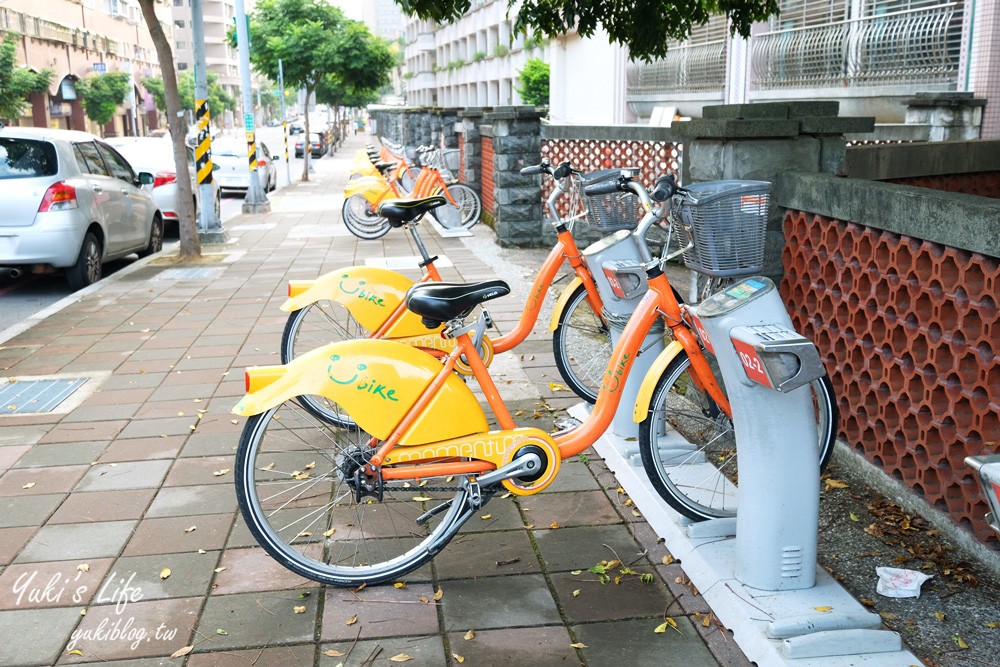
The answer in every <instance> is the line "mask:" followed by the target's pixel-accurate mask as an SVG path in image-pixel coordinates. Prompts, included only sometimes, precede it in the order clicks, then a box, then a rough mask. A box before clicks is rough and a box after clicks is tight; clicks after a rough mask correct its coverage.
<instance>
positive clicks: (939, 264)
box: [781, 210, 1000, 547]
mask: <svg viewBox="0 0 1000 667" xmlns="http://www.w3.org/2000/svg"><path fill="white" fill-rule="evenodd" d="M784 233H785V237H786V239H787V243H786V245H785V249H784V254H783V257H782V259H783V264H784V270H785V275H784V278H783V280H782V283H781V293H782V297H783V298H784V299H785V303H786V304H787V306H788V308H789V311H790V314H791V316H792V321H793V322H794V324H795V326H796V328H797V329H798V330H799V331H801V332H802V333H803V334H805V335H806V336H808V337H810V338H811V339H812V340H813V341H815V342H816V344H817V346H818V347H819V350H820V353H821V355H823V357H824V360H825V363H826V367H827V371H828V372H829V373H830V375H831V378H832V380H833V383H834V387H835V388H836V392H837V396H838V397H839V405H840V420H841V421H840V428H839V431H840V436H841V437H842V438H844V439H845V440H846V441H847V442H848V443H849V444H850V446H851V447H853V448H854V449H856V450H857V451H859V452H861V453H862V454H864V456H865V457H866V458H867V459H868V460H870V461H872V462H873V463H875V464H876V465H878V466H880V467H881V468H882V469H883V470H884V471H885V472H886V473H887V474H889V475H891V476H893V477H894V478H896V479H897V480H900V481H902V482H903V483H905V484H906V485H907V486H909V487H910V488H912V489H913V490H914V491H916V492H917V493H918V494H920V495H922V496H923V497H924V498H925V500H926V501H927V502H928V503H930V504H931V505H933V506H934V507H936V508H938V509H939V510H942V511H944V512H947V513H948V514H950V515H951V516H952V517H953V518H954V520H955V521H957V522H958V523H960V524H961V525H963V526H964V527H965V528H966V529H968V530H969V531H971V532H972V533H974V534H975V535H976V537H977V538H978V539H979V540H981V541H983V542H988V543H992V544H993V546H994V547H996V546H1000V540H998V538H997V535H996V534H995V533H994V532H993V531H992V530H991V529H990V528H989V526H988V525H987V524H986V522H985V520H984V519H983V515H984V514H985V513H986V512H987V511H988V509H989V508H988V507H987V505H986V503H985V501H984V500H982V498H981V495H980V494H981V491H980V487H979V484H978V483H977V482H976V480H975V479H974V478H973V476H972V473H971V471H970V470H969V468H968V467H967V466H966V465H965V462H964V459H965V457H966V456H969V455H977V454H984V453H989V452H997V451H1000V445H998V441H1000V357H998V355H1000V312H998V304H997V299H998V292H1000V260H998V259H997V258H995V257H988V256H984V255H981V254H978V253H971V252H966V251H963V250H957V249H955V248H951V247H947V246H943V245H940V244H937V243H932V242H929V241H921V240H920V239H917V238H913V237H909V236H905V235H899V234H894V233H892V232H887V231H881V230H878V229H873V228H869V227H865V226H863V225H859V224H856V223H853V222H843V221H840V220H835V219H831V218H827V217H824V216H821V215H816V214H813V213H807V212H802V211H794V210H789V211H787V213H786V215H785V218H784Z"/></svg>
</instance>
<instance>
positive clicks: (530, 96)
mask: <svg viewBox="0 0 1000 667" xmlns="http://www.w3.org/2000/svg"><path fill="white" fill-rule="evenodd" d="M518 75H520V78H521V83H520V85H518V87H517V94H518V95H520V96H521V99H522V100H524V102H525V103H526V104H534V105H535V106H536V107H537V106H547V105H548V103H549V64H548V63H547V62H545V61H544V60H542V59H541V58H531V59H530V60H528V61H527V62H526V63H524V67H522V68H521V69H520V70H519V71H518Z"/></svg>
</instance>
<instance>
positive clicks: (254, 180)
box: [236, 0, 271, 213]
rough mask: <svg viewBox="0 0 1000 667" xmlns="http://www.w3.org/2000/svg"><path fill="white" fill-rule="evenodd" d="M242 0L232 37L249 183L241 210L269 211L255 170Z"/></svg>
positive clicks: (248, 58)
mask: <svg viewBox="0 0 1000 667" xmlns="http://www.w3.org/2000/svg"><path fill="white" fill-rule="evenodd" d="M248 28H249V26H248V25H247V13H246V6H245V4H244V0H236V41H237V46H238V47H239V53H240V84H241V87H242V91H241V92H242V96H241V97H242V99H243V121H244V129H245V130H246V133H247V161H248V167H249V169H250V187H248V188H247V196H246V199H244V200H243V212H244V213H270V211H271V202H269V201H268V199H267V195H266V194H265V193H264V188H263V187H262V186H261V184H260V178H259V176H258V174H257V138H256V133H255V125H254V119H253V89H252V88H251V84H250V31H249V30H248Z"/></svg>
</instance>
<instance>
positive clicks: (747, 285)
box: [726, 278, 764, 299]
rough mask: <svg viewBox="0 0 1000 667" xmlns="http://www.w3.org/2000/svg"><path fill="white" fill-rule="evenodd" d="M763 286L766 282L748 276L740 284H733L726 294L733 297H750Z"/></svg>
mask: <svg viewBox="0 0 1000 667" xmlns="http://www.w3.org/2000/svg"><path fill="white" fill-rule="evenodd" d="M763 288H764V283H762V282H760V281H758V280H754V279H753V278H748V279H747V280H744V281H743V282H741V283H740V284H739V285H733V286H732V287H730V288H729V289H727V290H726V295H727V296H729V297H732V298H733V299H749V298H750V297H751V296H753V295H754V294H756V293H757V292H758V291H759V290H761V289H763Z"/></svg>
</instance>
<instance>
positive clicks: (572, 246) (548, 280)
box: [493, 230, 604, 352]
mask: <svg viewBox="0 0 1000 667" xmlns="http://www.w3.org/2000/svg"><path fill="white" fill-rule="evenodd" d="M563 260H568V261H569V263H570V266H572V267H573V270H574V271H576V275H577V276H579V278H580V280H581V281H583V284H584V286H586V288H587V301H588V302H589V303H590V306H591V308H593V309H594V312H595V313H596V314H597V316H598V317H601V311H602V309H603V307H604V304H603V302H602V301H601V295H600V294H598V292H597V285H596V284H595V283H594V277H593V276H591V275H590V271H589V270H587V267H586V265H585V264H584V262H583V260H582V259H580V251H579V249H577V247H576V240H574V238H573V235H572V234H571V233H570V232H569V231H568V230H563V231H561V232H559V234H558V237H557V241H556V244H555V245H554V246H553V247H552V251H551V252H549V256H548V257H546V258H545V262H544V263H543V264H542V268H541V269H540V270H539V271H538V275H537V276H535V282H533V283H532V284H531V291H530V292H529V293H528V300H527V302H526V303H525V304H524V310H522V311H521V318H520V319H519V320H518V322H517V326H516V327H514V329H513V330H511V331H510V332H509V333H507V334H504V335H503V336H500V337H499V338H496V339H495V340H494V341H493V351H494V352H506V351H507V350H510V349H512V348H514V347H517V346H518V345H520V344H521V343H522V342H523V341H524V339H525V338H527V337H528V334H530V333H531V330H532V329H533V328H534V327H535V323H536V322H537V321H538V313H539V312H540V311H541V307H542V299H543V298H544V296H545V293H546V292H547V291H548V289H549V287H551V286H552V281H553V280H555V277H556V273H558V271H559V267H561V266H562V263H563ZM602 319H603V318H602Z"/></svg>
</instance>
